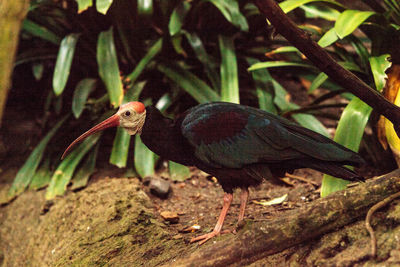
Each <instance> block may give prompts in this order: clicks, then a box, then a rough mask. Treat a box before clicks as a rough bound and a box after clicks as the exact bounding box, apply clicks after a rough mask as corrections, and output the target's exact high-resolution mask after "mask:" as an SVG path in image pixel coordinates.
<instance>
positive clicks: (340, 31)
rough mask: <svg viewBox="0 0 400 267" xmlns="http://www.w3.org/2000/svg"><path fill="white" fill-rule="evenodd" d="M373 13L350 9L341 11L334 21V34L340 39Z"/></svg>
mask: <svg viewBox="0 0 400 267" xmlns="http://www.w3.org/2000/svg"><path fill="white" fill-rule="evenodd" d="M374 14H375V12H372V11H359V10H351V9H348V10H345V11H343V13H342V14H340V16H339V17H338V19H337V20H336V22H335V27H334V29H335V31H336V34H337V35H338V36H339V38H340V39H343V38H344V37H346V36H347V35H349V34H351V33H352V32H353V31H354V30H355V29H357V28H358V26H360V25H361V24H362V23H363V22H364V21H365V20H367V19H368V18H369V17H370V16H372V15H374Z"/></svg>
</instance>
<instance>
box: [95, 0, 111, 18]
mask: <svg viewBox="0 0 400 267" xmlns="http://www.w3.org/2000/svg"><path fill="white" fill-rule="evenodd" d="M112 2H113V0H96V9H97V11H98V12H99V13H101V14H103V15H105V14H106V13H107V11H108V9H109V8H110V6H111V4H112Z"/></svg>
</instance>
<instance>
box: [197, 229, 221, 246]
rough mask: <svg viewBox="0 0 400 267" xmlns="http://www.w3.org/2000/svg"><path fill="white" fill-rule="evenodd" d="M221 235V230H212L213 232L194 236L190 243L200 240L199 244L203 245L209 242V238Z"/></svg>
mask: <svg viewBox="0 0 400 267" xmlns="http://www.w3.org/2000/svg"><path fill="white" fill-rule="evenodd" d="M219 235H220V232H217V231H212V232H211V233H208V234H205V235H200V236H196V237H193V238H192V239H191V240H190V243H193V242H197V241H200V240H201V241H200V242H199V245H203V244H204V243H205V242H207V241H208V240H209V239H211V238H213V237H214V236H219Z"/></svg>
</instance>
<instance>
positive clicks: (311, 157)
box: [67, 102, 364, 242]
mask: <svg viewBox="0 0 400 267" xmlns="http://www.w3.org/2000/svg"><path fill="white" fill-rule="evenodd" d="M131 103H132V104H131V105H133V106H135V105H136V106H135V107H134V109H129V110H131V111H133V112H136V113H137V116H141V117H143V116H145V120H144V123H142V125H139V126H137V125H136V126H134V127H133V126H132V121H128V122H127V121H125V120H127V118H124V116H125V115H124V114H125V113H124V112H125V110H126V109H128V108H129V107H128V104H126V107H121V108H120V111H118V113H117V114H116V115H114V116H115V118H113V119H111V118H110V119H109V121H106V122H104V123H103V124H104V125H105V126H102V125H100V126H95V127H94V128H92V129H95V130H89V131H88V132H86V133H85V134H83V135H82V136H81V137H79V138H78V139H77V140H76V141H75V142H74V143H73V144H75V143H76V142H78V141H80V140H82V139H83V138H85V137H86V136H88V135H90V134H92V133H93V132H94V131H98V130H101V129H104V128H107V127H111V126H115V124H116V123H117V119H118V118H119V120H120V121H119V122H118V125H120V126H122V127H124V128H126V129H127V130H128V132H132V133H131V134H135V133H136V132H137V131H139V132H140V129H139V128H140V127H142V128H141V138H142V141H143V143H144V144H145V145H146V146H147V147H148V148H149V149H150V150H152V151H153V152H155V153H156V154H158V155H160V156H161V157H163V158H165V159H168V160H172V161H175V162H177V163H181V164H183V165H188V166H196V167H198V168H199V169H201V170H203V171H205V172H207V173H209V174H211V175H213V176H215V177H216V178H217V179H218V181H219V183H220V184H221V186H222V188H223V189H224V191H225V192H226V193H225V196H224V207H223V210H222V212H221V215H220V218H219V220H218V222H217V225H216V226H215V229H214V231H213V232H212V233H209V234H206V235H203V236H200V237H197V238H194V239H193V240H192V241H198V240H203V241H202V242H205V241H206V240H208V239H210V238H211V237H213V236H215V235H218V234H219V233H220V231H221V228H222V223H223V221H224V218H225V215H226V213H227V211H228V208H229V205H230V203H231V201H232V192H233V189H235V188H241V189H242V194H241V208H240V214H239V221H240V220H242V219H243V216H244V209H245V205H246V202H247V199H248V189H247V188H248V187H249V186H255V185H258V184H260V183H261V182H262V180H263V179H268V180H273V179H276V178H278V177H282V176H283V175H284V174H285V172H292V171H293V170H295V169H298V168H312V169H315V170H318V171H321V172H324V173H327V174H330V175H333V176H336V177H340V178H343V179H346V180H350V181H355V180H363V178H362V177H360V176H359V175H358V174H356V173H355V172H354V171H352V170H350V169H348V168H346V167H344V166H343V165H352V166H360V165H361V164H363V163H364V160H363V159H362V158H361V157H360V156H359V155H358V154H357V153H355V152H353V151H351V150H349V149H347V148H345V147H343V146H341V145H339V144H337V143H335V142H334V141H332V140H330V139H329V138H326V137H324V136H322V135H320V134H318V133H315V132H313V131H311V130H308V129H305V128H303V127H301V126H298V125H296V124H294V123H292V122H290V121H288V120H286V119H284V118H282V117H279V116H276V115H273V114H271V113H268V112H265V111H262V110H259V109H255V108H252V107H248V106H242V105H238V104H232V103H223V102H216V103H208V104H201V105H198V106H196V107H193V108H191V109H189V110H187V111H186V112H185V113H183V114H182V115H181V116H179V117H178V118H177V119H176V120H171V119H168V118H166V117H164V116H163V115H162V114H161V113H160V111H159V110H158V109H156V108H155V107H152V106H150V107H147V108H146V112H144V106H142V104H141V103H139V102H131ZM138 103H139V104H138ZM117 115H118V116H117ZM136 120H139V119H138V117H136ZM108 125H111V126H108ZM96 127H97V128H96ZM71 146H72V145H71ZM68 149H70V147H69V148H68ZM68 149H67V150H68Z"/></svg>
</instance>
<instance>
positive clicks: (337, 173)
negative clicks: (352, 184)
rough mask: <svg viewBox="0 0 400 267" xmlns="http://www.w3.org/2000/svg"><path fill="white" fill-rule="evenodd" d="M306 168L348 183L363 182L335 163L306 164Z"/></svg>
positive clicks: (318, 162)
mask: <svg viewBox="0 0 400 267" xmlns="http://www.w3.org/2000/svg"><path fill="white" fill-rule="evenodd" d="M307 167H308V168H312V169H315V170H317V171H320V172H323V173H326V174H329V175H332V176H334V177H338V178H342V179H344V180H348V181H364V180H365V178H364V177H362V176H360V175H359V174H357V173H356V172H354V171H353V170H350V169H349V168H347V167H345V166H343V165H341V164H340V163H337V162H320V161H315V162H308V163H307Z"/></svg>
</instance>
